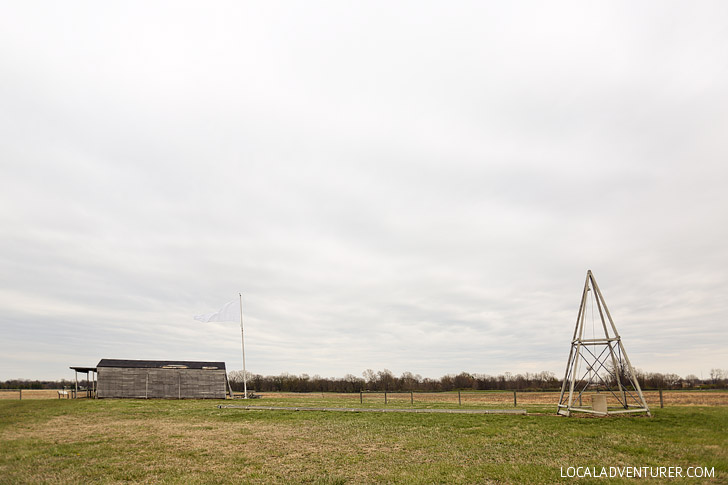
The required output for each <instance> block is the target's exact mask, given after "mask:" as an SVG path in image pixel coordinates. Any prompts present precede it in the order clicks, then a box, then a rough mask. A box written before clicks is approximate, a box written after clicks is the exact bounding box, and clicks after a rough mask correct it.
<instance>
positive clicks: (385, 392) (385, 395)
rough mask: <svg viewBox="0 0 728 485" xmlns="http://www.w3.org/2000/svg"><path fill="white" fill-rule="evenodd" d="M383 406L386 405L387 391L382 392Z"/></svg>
mask: <svg viewBox="0 0 728 485" xmlns="http://www.w3.org/2000/svg"><path fill="white" fill-rule="evenodd" d="M384 404H387V391H384Z"/></svg>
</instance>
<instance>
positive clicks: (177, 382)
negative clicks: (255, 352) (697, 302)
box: [97, 367, 226, 399]
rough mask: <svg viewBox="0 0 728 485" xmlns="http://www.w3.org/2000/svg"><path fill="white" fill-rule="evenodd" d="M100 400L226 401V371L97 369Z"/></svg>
mask: <svg viewBox="0 0 728 485" xmlns="http://www.w3.org/2000/svg"><path fill="white" fill-rule="evenodd" d="M97 392H98V394H97V396H98V397H99V398H134V399H145V398H148V399H160V398H161V399H180V398H181V399H225V395H226V381H225V370H224V369H215V370H208V369H145V368H128V367H99V368H98V391H97Z"/></svg>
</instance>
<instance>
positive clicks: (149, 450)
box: [0, 394, 728, 484]
mask: <svg viewBox="0 0 728 485" xmlns="http://www.w3.org/2000/svg"><path fill="white" fill-rule="evenodd" d="M407 397H409V396H407ZM239 403H240V402H239V401H236V403H235V404H239ZM218 404H232V401H230V400H228V401H193V400H189V401H186V400H182V401H163V400H150V401H132V400H86V399H84V400H76V401H73V400H57V399H56V400H23V401H13V400H4V401H2V402H0V483H38V482H48V483H50V482H53V483H59V482H60V483H79V482H105V483H121V482H145V483H231V482H234V483H291V482H293V483H314V484H329V483H572V482H579V483H588V482H589V481H588V480H581V481H579V480H576V479H571V478H562V477H561V467H563V469H564V470H566V469H567V467H570V466H573V467H576V466H590V467H591V466H596V467H602V466H606V467H609V466H636V467H642V466H648V467H650V466H651V467H658V466H680V467H683V469H687V468H688V467H691V466H699V467H708V468H714V470H715V477H714V478H712V479H708V480H706V479H688V478H684V479H673V480H669V482H670V483H728V407H723V406H712V407H701V406H667V407H665V408H664V409H659V408H657V409H654V413H653V414H654V417H653V418H646V417H641V416H629V417H609V418H593V417H588V418H564V417H558V416H555V415H554V406H551V405H549V406H543V405H528V404H527V405H525V406H523V407H524V408H526V409H528V411H529V415H527V416H509V415H461V414H456V415H451V414H400V413H398V414H380V413H343V412H342V413H338V412H336V413H331V412H329V413H326V412H308V411H306V412H303V411H302V412H295V411H245V410H240V409H218V407H217V406H218ZM250 404H254V405H270V406H322V407H324V406H325V407H337V406H338V407H341V406H350V405H352V404H353V403H352V402H351V401H350V400H343V399H342V398H340V397H337V396H335V395H334V396H329V395H321V394H318V395H315V394H312V395H306V396H300V395H298V396H297V395H293V396H287V395H276V396H273V395H268V396H266V397H264V398H263V399H260V400H256V401H251V402H250ZM356 404H357V407H361V406H362V405H359V404H358V400H357V401H356ZM382 404H383V400H382V401H376V400H374V399H372V400H371V402H367V401H366V400H365V402H364V405H363V406H364V407H382ZM511 404H512V403H511ZM475 405H476V404H475V403H471V404H467V405H466V406H464V407H467V406H475ZM388 406H393V407H410V403H409V399H407V400H395V401H390V402H389V403H388ZM451 406H457V402H455V403H454V404H453V403H452V402H441V403H423V404H417V403H416V405H415V407H451ZM481 407H482V406H481ZM618 481H619V480H616V481H615V480H608V479H598V480H593V483H615V482H618ZM623 481H624V482H632V481H634V479H624V480H623ZM642 481H647V482H649V483H664V482H665V481H666V480H665V479H657V480H642Z"/></svg>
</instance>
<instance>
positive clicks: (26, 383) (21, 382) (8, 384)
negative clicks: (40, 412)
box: [0, 379, 86, 389]
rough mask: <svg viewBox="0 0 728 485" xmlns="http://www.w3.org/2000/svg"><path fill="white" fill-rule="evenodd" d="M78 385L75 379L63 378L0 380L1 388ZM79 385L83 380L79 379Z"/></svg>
mask: <svg viewBox="0 0 728 485" xmlns="http://www.w3.org/2000/svg"><path fill="white" fill-rule="evenodd" d="M75 385H76V382H75V381H68V380H66V379H61V380H60V381H31V380H28V379H11V380H9V381H5V382H0V389H63V388H64V387H68V388H71V387H73V386H75ZM78 385H79V386H80V385H81V380H80V379H79V380H78ZM83 385H84V386H85V385H86V379H84V380H83Z"/></svg>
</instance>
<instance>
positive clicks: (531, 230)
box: [0, 1, 728, 379]
mask: <svg viewBox="0 0 728 485" xmlns="http://www.w3.org/2000/svg"><path fill="white" fill-rule="evenodd" d="M727 18H728V6H727V5H726V3H725V2H700V3H697V4H696V3H693V2H682V3H675V2H663V1H660V2H639V3H634V2H624V3H619V2H603V3H599V2H588V3H584V2H573V3H558V2H556V3H555V2H548V3H544V2H534V3H522V2H521V3H513V2H507V3H505V2H457V4H456V5H454V4H452V2H384V1H382V2H340V1H331V2H323V1H315V2H247V3H245V2H230V3H225V2H216V3H214V4H209V3H206V4H203V3H202V2H197V3H184V2H178V1H175V2H169V3H157V2H120V3H119V2H117V3H114V4H110V3H101V4H99V3H98V2H62V3H59V2H47V3H42V2H13V3H10V2H7V3H4V4H3V5H2V6H1V7H0V130H1V133H2V134H1V135H0V227H1V228H2V229H1V230H2V233H1V235H2V237H0V335H1V336H2V338H1V340H0V342H1V344H2V348H1V350H0V379H10V378H62V377H66V378H70V377H72V376H73V374H72V371H70V370H69V369H68V366H70V365H95V364H96V363H97V362H98V360H99V359H101V358H127V359H135V358H136V359H180V360H224V361H225V362H227V365H228V368H229V369H240V368H241V367H242V363H241V350H240V328H239V325H236V324H235V323H209V324H201V323H199V322H196V321H194V320H193V315H195V314H199V313H206V312H210V311H214V310H216V309H218V308H220V307H221V306H222V305H223V304H224V303H225V302H227V301H229V300H233V299H235V298H237V296H238V292H242V293H243V305H244V315H245V325H246V354H247V367H248V370H250V371H252V372H255V373H260V374H266V375H267V374H279V373H282V372H290V373H295V374H299V373H308V374H310V375H314V374H320V375H323V376H343V375H345V374H347V373H351V374H354V375H361V373H362V371H364V370H365V369H367V368H372V369H374V370H380V369H384V368H387V369H390V370H392V371H393V372H394V373H395V374H400V373H402V372H404V371H411V372H413V373H419V374H421V375H423V376H427V377H440V376H442V375H444V374H447V373H458V372H461V371H468V372H474V373H487V374H498V373H502V372H506V371H510V372H514V373H515V372H538V371H543V370H549V371H553V372H555V373H556V374H557V375H559V376H562V375H563V369H564V367H565V365H566V359H567V357H568V352H569V342H570V339H571V335H572V332H573V327H574V322H575V319H576V313H577V309H578V305H579V299H580V296H581V290H582V285H583V284H584V277H585V275H586V271H587V269H591V270H593V272H594V275H595V276H596V279H597V282H598V283H599V285H600V287H601V289H602V292H603V293H604V296H605V298H606V301H607V303H608V305H609V307H610V310H611V312H612V315H613V316H614V319H615V323H616V325H617V328H618V329H619V331H620V333H621V334H622V337H623V339H624V343H625V346H626V349H627V351H628V353H629V356H630V358H631V360H632V362H633V364H634V365H635V366H636V367H638V368H640V369H643V370H646V371H659V372H675V373H677V374H680V375H683V376H685V375H687V374H691V373H692V374H696V375H698V376H700V375H701V373H702V375H703V376H704V377H707V375H708V373H709V371H710V369H711V368H713V367H718V368H728V351H727V350H726V348H727V347H728V330H727V329H726V315H727V314H728V297H727V295H728V277H727V275H726V269H728V243H727V242H726V241H727V240H728V190H726V185H727V184H728V140H727V136H728V54H727V53H728V27H727V25H728V23H726V19H727Z"/></svg>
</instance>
